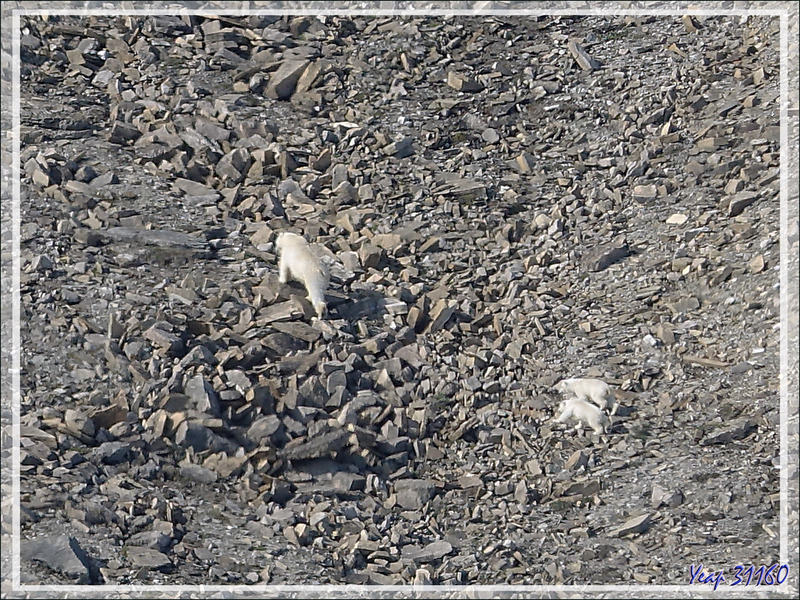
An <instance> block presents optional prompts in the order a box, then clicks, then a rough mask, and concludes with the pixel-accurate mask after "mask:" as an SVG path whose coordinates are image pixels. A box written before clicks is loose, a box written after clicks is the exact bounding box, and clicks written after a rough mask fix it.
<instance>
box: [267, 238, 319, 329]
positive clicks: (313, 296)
mask: <svg viewBox="0 0 800 600" xmlns="http://www.w3.org/2000/svg"><path fill="white" fill-rule="evenodd" d="M275 245H276V247H277V248H278V252H279V255H280V258H279V259H278V271H279V279H280V282H281V283H287V282H288V281H289V279H294V280H296V281H299V282H300V283H302V284H303V285H304V286H305V288H306V291H307V292H308V299H309V300H310V301H311V305H312V306H313V307H314V310H315V311H316V312H317V316H318V317H319V318H322V317H324V316H325V315H326V314H327V312H328V305H327V304H325V290H326V288H327V287H328V281H329V278H330V274H329V272H328V268H327V267H326V266H325V265H324V264H323V263H322V261H321V260H320V259H319V258H318V257H317V256H316V255H315V254H314V253H313V252H312V251H311V247H310V246H309V245H308V242H307V241H306V240H305V238H304V237H303V236H301V235H297V234H296V233H290V232H288V231H285V232H283V233H281V234H279V235H278V239H277V240H276V242H275Z"/></svg>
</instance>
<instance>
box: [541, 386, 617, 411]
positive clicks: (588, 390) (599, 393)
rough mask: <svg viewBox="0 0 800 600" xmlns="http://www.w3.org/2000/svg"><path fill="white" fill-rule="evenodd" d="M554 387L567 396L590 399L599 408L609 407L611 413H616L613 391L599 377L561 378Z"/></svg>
mask: <svg viewBox="0 0 800 600" xmlns="http://www.w3.org/2000/svg"><path fill="white" fill-rule="evenodd" d="M555 389H556V390H558V391H559V392H561V393H562V394H564V395H565V396H569V394H572V395H573V396H574V397H576V398H578V399H579V400H591V401H592V402H594V403H595V404H596V405H597V406H598V407H600V408H601V409H604V410H605V409H609V410H610V412H611V414H612V415H613V414H616V412H617V408H618V405H617V403H616V400H615V395H614V391H613V390H612V389H611V387H610V386H609V385H608V384H607V383H606V382H605V381H600V380H599V379H578V378H570V379H562V380H561V381H559V382H558V383H557V384H556V385H555Z"/></svg>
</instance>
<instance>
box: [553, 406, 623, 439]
mask: <svg viewBox="0 0 800 600" xmlns="http://www.w3.org/2000/svg"><path fill="white" fill-rule="evenodd" d="M559 410H560V411H561V414H560V415H559V416H558V418H557V419H556V422H557V423H565V422H566V421H567V420H568V419H570V418H572V419H576V420H577V421H578V426H579V427H580V426H581V425H582V424H586V425H588V426H589V427H591V428H592V429H593V430H594V432H595V433H596V434H598V435H599V434H601V433H605V432H606V431H607V430H608V427H609V426H610V425H611V422H610V421H609V420H608V417H607V416H606V413H604V412H603V411H602V410H600V409H599V408H597V407H596V406H595V405H593V404H589V403H588V402H586V401H585V400H581V399H580V398H570V399H569V400H564V401H563V402H562V403H561V404H560V405H559Z"/></svg>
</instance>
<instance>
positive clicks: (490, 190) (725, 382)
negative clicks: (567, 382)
mask: <svg viewBox="0 0 800 600" xmlns="http://www.w3.org/2000/svg"><path fill="white" fill-rule="evenodd" d="M778 33H779V29H778V20H777V19H774V18H768V17H749V18H746V19H740V18H739V17H693V18H689V17H684V18H680V17H672V16H663V17H612V16H591V17H588V16H585V17H578V16H576V17H565V16H561V17H557V16H556V17H554V16H542V17H538V18H537V17H512V16H495V17H452V18H445V17H437V16H423V17H417V18H411V17H325V18H319V19H318V18H313V17H302V16H301V17H282V18H278V17H261V16H250V17H218V18H211V17H207V18H203V17H196V16H192V17H189V16H184V17H170V16H120V17H57V16H51V17H49V18H48V19H42V18H38V17H26V18H23V35H22V37H21V56H22V61H23V62H22V77H21V85H22V89H21V103H20V108H21V117H22V156H21V159H22V169H23V176H22V207H21V212H22V226H21V236H22V237H21V239H22V297H21V298H22V407H21V412H22V417H21V436H22V450H21V469H22V537H23V542H22V552H23V563H22V565H23V582H24V583H25V582H27V583H31V582H42V583H74V582H85V583H105V584H126V583H140V584H142V583H146V584H192V585H196V584H200V583H206V584H256V583H272V584H276V583H278V584H279V583H290V584H311V583H369V584H391V583H418V584H419V583H435V584H490V583H491V584H499V583H510V584H555V583H566V584H575V583H595V584H636V583H642V584H685V583H687V582H688V581H689V578H690V573H689V569H690V566H691V565H697V564H699V563H702V564H704V565H706V566H707V568H708V569H712V570H719V569H725V570H726V571H730V570H732V569H733V567H734V566H735V565H737V564H755V565H756V566H758V565H761V564H765V565H771V564H774V563H776V562H777V561H778V531H779V526H778V491H779V471H778V442H779V436H778V423H779V414H780V413H779V380H778V374H779V329H778V323H779V288H778V281H779V271H778V268H779V244H778V241H779V183H780V182H779V171H778V168H779V148H780V135H779V70H778V65H779V62H778V52H779V48H778V39H779V37H778ZM286 230H291V231H295V232H298V233H302V234H304V235H305V236H306V238H307V239H308V240H309V241H311V242H313V243H314V244H315V247H316V249H317V251H318V252H319V253H320V254H321V255H323V256H326V257H327V259H326V260H328V261H329V262H330V264H331V265H332V267H331V270H332V282H331V286H330V289H329V290H328V296H327V297H328V305H329V307H330V315H329V318H328V319H326V320H324V321H320V320H318V319H315V318H312V316H313V310H312V309H311V307H310V305H309V303H308V301H307V300H306V298H305V292H304V290H303V289H302V288H301V287H300V286H298V285H296V284H289V285H282V284H280V283H279V282H278V276H277V266H276V254H275V247H274V241H275V237H276V236H277V234H278V233H279V232H281V231H286ZM792 235H793V236H794V237H793V238H791V239H793V240H794V241H793V243H794V244H795V246H794V247H796V245H797V230H796V226H795V229H794V233H793V234H792ZM573 376H589V377H599V378H601V379H603V380H605V381H607V382H608V383H610V384H611V385H612V386H613V387H614V388H615V389H616V390H617V394H618V398H619V400H620V403H621V408H620V410H619V411H618V412H617V414H616V415H615V416H614V417H613V418H612V424H613V426H612V428H611V431H610V432H609V433H608V434H607V435H600V436H597V435H594V434H592V433H591V432H587V431H585V430H584V431H583V432H579V431H576V430H575V429H572V428H567V427H564V426H562V425H558V424H555V423H553V420H552V417H553V415H554V411H555V409H556V406H557V404H558V397H557V396H556V395H554V394H553V392H552V389H551V388H552V385H553V384H554V383H555V382H556V381H558V380H559V379H561V378H563V377H573ZM792 577H793V578H795V581H796V573H793V574H792Z"/></svg>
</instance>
